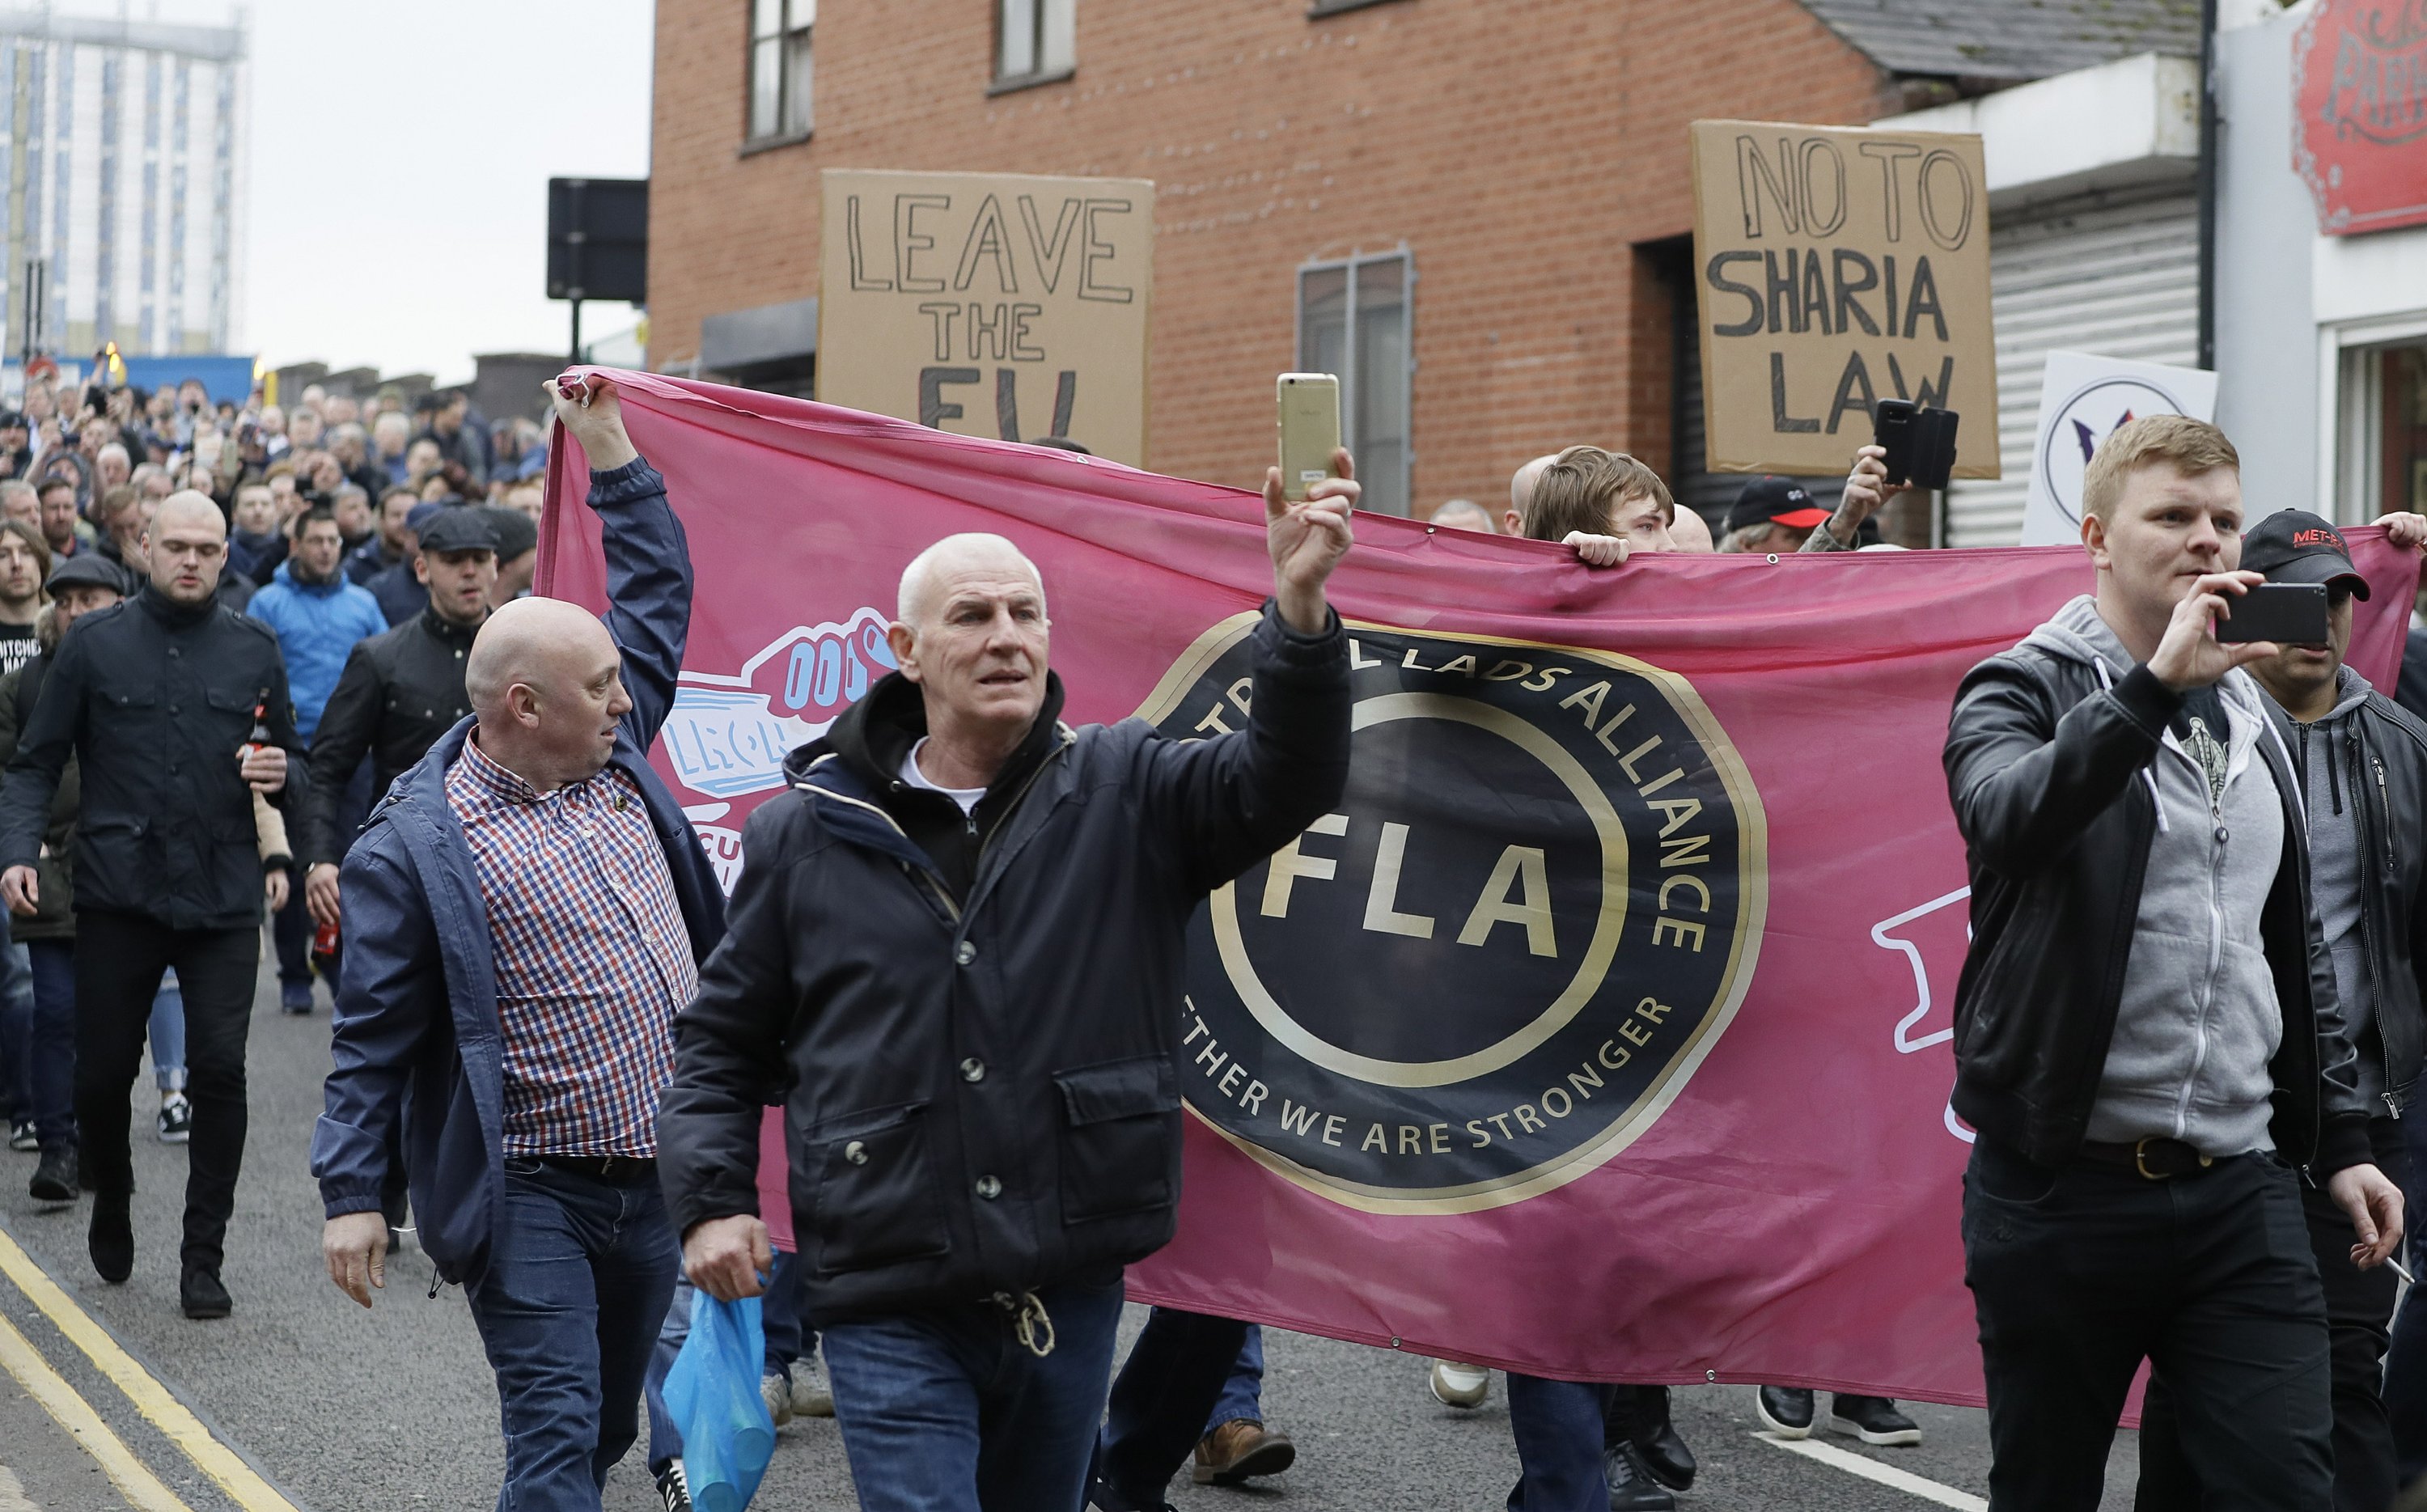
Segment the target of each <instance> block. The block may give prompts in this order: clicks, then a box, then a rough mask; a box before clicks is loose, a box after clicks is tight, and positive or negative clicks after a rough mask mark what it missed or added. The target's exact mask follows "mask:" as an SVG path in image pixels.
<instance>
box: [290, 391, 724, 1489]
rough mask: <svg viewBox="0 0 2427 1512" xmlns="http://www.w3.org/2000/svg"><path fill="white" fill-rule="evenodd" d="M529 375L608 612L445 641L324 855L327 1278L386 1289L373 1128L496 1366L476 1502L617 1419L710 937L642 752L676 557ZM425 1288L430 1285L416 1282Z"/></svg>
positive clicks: (677, 599)
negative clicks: (393, 757) (440, 705)
mask: <svg viewBox="0 0 2427 1512" xmlns="http://www.w3.org/2000/svg"><path fill="white" fill-rule="evenodd" d="M589 383H590V385H591V389H590V397H589V398H588V399H587V400H586V401H576V400H571V399H567V398H564V397H563V396H562V394H561V393H558V392H556V391H555V390H554V389H553V388H552V389H551V396H552V397H553V398H554V399H555V402H556V406H557V414H558V415H559V417H560V418H561V419H562V421H563V423H564V426H565V429H566V430H567V431H569V432H570V433H571V435H572V437H573V439H574V440H576V441H577V442H578V443H579V444H580V446H581V448H582V451H583V454H584V455H585V456H586V457H587V458H588V459H589V462H590V463H591V473H590V507H591V508H592V509H593V510H595V511H596V512H597V513H598V517H599V520H600V522H601V524H602V526H603V531H602V533H603V536H604V540H605V545H606V556H607V570H608V590H609V596H610V600H611V605H612V607H611V609H610V610H609V611H608V614H607V620H606V623H605V624H604V625H601V624H600V623H599V621H597V620H595V619H594V618H592V617H591V616H590V615H589V614H587V613H585V612H583V611H582V610H579V609H578V608H576V607H575V606H573V605H571V604H566V603H562V602H560V601H557V600H552V599H543V598H531V599H523V600H519V601H517V602H514V603H512V604H509V605H507V606H505V607H504V608H503V609H500V610H497V612H496V613H495V614H494V615H492V616H491V617H490V619H489V621H488V623H487V624H486V625H485V626H482V628H481V634H480V638H479V639H478V640H476V641H475V642H473V643H472V651H471V655H470V656H469V657H468V658H466V661H465V664H464V691H465V692H466V693H467V694H468V696H469V698H470V700H471V704H472V709H473V712H472V716H471V717H470V718H469V719H466V720H464V722H463V723H459V724H457V725H456V726H455V727H454V728H453V729H452V730H450V731H448V733H447V734H446V735H445V736H444V737H442V738H441V739H440V740H439V741H438V743H437V744H436V745H435V746H433V747H432V749H431V752H430V755H429V756H425V757H424V758H423V759H422V761H421V762H420V764H419V765H417V766H415V768H413V769H412V770H411V771H410V772H407V773H405V774H404V775H403V776H402V777H400V778H399V779H398V781H397V783H396V785H395V787H394V788H393V789H391V790H390V792H389V794H388V796H387V797H386V798H385V799H384V800H383V802H382V803H381V805H380V806H379V807H378V808H376V809H375V810H373V812H372V814H371V818H370V821H369V822H368V823H367V825H366V827H365V830H364V833H363V836H362V838H360V839H359V840H357V841H356V842H355V843H354V846H353V848H352V850H351V851H350V852H349V853H348V854H347V856H346V861H345V866H344V869H343V871H342V873H341V879H340V887H341V889H342V891H343V895H344V897H345V903H346V930H347V935H346V956H345V968H344V971H343V973H342V977H341V980H340V982H339V984H338V988H337V1000H336V1013H335V1017H334V1026H333V1029H334V1045H333V1049H334V1058H335V1066H334V1069H333V1070H332V1071H331V1073H330V1075H329V1080H328V1086H327V1107H326V1112H325V1113H324V1114H323V1115H322V1116H321V1119H320V1122H319V1126H318V1130H316V1131H315V1133H314V1135H313V1140H312V1170H313V1174H314V1175H315V1176H317V1177H318V1179H319V1181H320V1194H321V1198H322V1201H323V1203H324V1205H325V1207H326V1211H327V1216H328V1223H327V1226H326V1227H325V1229H324V1230H323V1233H322V1238H321V1248H322V1250H323V1252H324V1255H325V1258H326V1259H327V1261H328V1266H329V1276H330V1278H331V1279H332V1280H334V1282H336V1284H337V1286H338V1287H339V1288H340V1289H342V1290H343V1291H344V1292H345V1293H347V1294H348V1295H349V1296H351V1297H352V1298H353V1299H354V1300H355V1301H357V1302H359V1303H361V1304H362V1305H363V1306H365V1307H368V1306H370V1301H371V1289H372V1288H374V1287H378V1286H381V1285H383V1284H384V1275H383V1271H384V1259H385V1250H386V1247H387V1220H386V1219H385V1218H384V1217H383V1216H382V1215H381V1212H380V1192H381V1186H382V1182H383V1178H384V1177H385V1176H386V1174H387V1162H388V1154H387V1152H388V1151H389V1150H390V1149H391V1148H393V1147H395V1146H394V1145H393V1144H392V1143H391V1140H390V1137H389V1136H390V1133H391V1131H392V1130H394V1128H395V1126H396V1125H397V1124H398V1122H399V1119H400V1120H401V1121H402V1124H403V1132H404V1137H403V1143H402V1147H403V1150H404V1164H405V1174H406V1179H407V1182H408V1185H409V1188H410V1191H411V1194H412V1199H413V1211H415V1214H417V1215H418V1217H419V1221H420V1230H419V1231H420V1240H421V1247H422V1248H423V1250H424V1251H425V1252H427V1253H428V1254H429V1256H430V1257H431V1259H432V1260H434V1261H435V1262H436V1263H437V1268H438V1275H439V1276H441V1277H443V1278H445V1279H447V1280H450V1281H461V1282H462V1283H464V1290H465V1294H466V1296H467V1297H468V1298H469V1300H470V1302H471V1309H472V1318H473V1321H474V1323H475V1324H476V1325H478V1326H479V1328H480V1330H481V1343H482V1344H483V1345H484V1346H485V1347H486V1348H487V1350H488V1355H489V1364H490V1366H491V1368H493V1369H494V1370H495V1371H496V1372H497V1395H498V1399H499V1406H500V1414H501V1416H502V1418H503V1420H504V1428H505V1437H506V1482H505V1486H504V1487H503V1488H501V1489H500V1491H499V1492H498V1499H497V1504H498V1506H499V1507H500V1508H508V1507H513V1508H542V1507H544V1508H548V1509H550V1512H562V1509H577V1512H587V1509H593V1508H595V1507H597V1506H598V1504H599V1490H600V1488H601V1487H602V1486H603V1484H604V1483H605V1480H606V1476H607V1470H608V1467H610V1466H611V1465H613V1464H614V1463H615V1462H616V1461H617V1460H618V1459H620V1458H622V1457H623V1455H624V1452H625V1450H626V1449H627V1448H628V1447H630V1445H631V1443H632V1440H633V1439H634V1438H635V1436H636V1434H637V1432H638V1419H639V1406H640V1400H641V1377H642V1373H643V1369H644V1368H645V1366H646V1365H647V1362H648V1355H649V1346H650V1343H651V1342H652V1341H654V1340H655V1338H656V1337H657V1332H658V1325H659V1322H660V1319H662V1318H663V1317H664V1316H665V1311H666V1303H667V1299H668V1298H669V1297H670V1296H672V1295H673V1293H674V1286H675V1273H676V1265H677V1264H678V1263H679V1260H680V1250H679V1246H678V1245H677V1244H676V1238H675V1233H674V1230H673V1228H672V1227H670V1226H669V1224H668V1221H667V1218H666V1210H665V1202H664V1199H663V1197H662V1196H660V1193H659V1187H658V1177H657V1161H656V1157H657V1137H656V1123H657V1104H658V1093H659V1091H660V1088H662V1087H663V1086H664V1085H665V1084H666V1082H667V1081H669V1080H670V1079H671V1077H672V1075H673V1070H674V1016H675V1013H676V1010H678V1009H679V1008H681V1007H682V1006H683V1004H684V1003H686V1002H688V1001H689V1000H691V997H692V992H693V991H694V990H695V989H696V987H697V985H698V963H699V962H700V961H701V960H702V959H704V958H705V957H706V956H707V954H708V952H709V949H710V948H711V947H712V946H714V945H715V943H716V941H717V939H718V938H719V937H720V936H721V935H723V934H724V929H725V925H724V900H723V894H722V893H721V892H720V891H719V889H718V887H717V884H716V878H715V874H714V873H713V871H711V870H710V869H709V864H708V860H707V857H706V855H705V854H703V853H702V852H701V850H700V845H699V840H698V838H697V837H696V836H694V835H693V834H692V829H691V826H690V824H689V823H688V822H687V821H685V820H684V818H683V816H682V810H681V808H680V806H679V805H677V803H676V800H675V798H674V796H673V795H672V794H671V793H669V792H668V791H667V790H666V789H665V787H664V785H663V784H662V783H661V782H660V781H659V779H658V778H657V777H656V776H655V775H654V774H653V773H652V772H650V771H649V767H648V763H647V761H646V760H645V758H644V756H643V753H644V752H645V751H646V750H647V749H648V746H649V742H650V741H651V740H655V739H656V738H657V733H658V726H659V725H660V723H663V721H664V719H665V715H666V711H667V709H668V708H669V707H671V705H672V704H673V701H674V692H675V678H676V674H677V672H678V670H679V669H680V667H681V664H682V650H683V642H684V638H685V635H686V633H687V631H688V628H689V625H690V620H691V592H692V583H691V558H690V553H689V551H688V549H687V548H686V546H685V545H684V541H683V532H682V527H681V525H680V524H679V523H678V522H677V521H676V518H675V513H674V511H673V510H672V509H671V508H669V507H668V505H667V503H666V494H665V483H664V480H662V479H660V477H659V476H658V474H657V472H656V471H655V470H654V469H652V468H651V467H650V466H649V464H648V463H645V462H643V461H642V460H641V458H640V456H639V454H638V453H637V452H635V451H634V450H633V449H632V444H631V441H630V440H629V438H628V437H627V435H626V434H625V431H624V425H623V420H622V416H621V414H620V411H619V408H618V405H617V401H616V398H615V395H614V392H613V390H612V389H611V388H607V387H606V386H605V385H604V384H603V383H602V382H600V381H599V380H597V379H595V378H592V379H590V380H589ZM433 1291H434V1288H433Z"/></svg>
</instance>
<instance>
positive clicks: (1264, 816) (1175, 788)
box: [1142, 451, 1358, 892]
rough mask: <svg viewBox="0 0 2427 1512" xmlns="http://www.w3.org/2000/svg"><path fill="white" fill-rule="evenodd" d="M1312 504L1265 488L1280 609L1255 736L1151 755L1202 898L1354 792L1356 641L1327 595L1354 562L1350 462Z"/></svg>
mask: <svg viewBox="0 0 2427 1512" xmlns="http://www.w3.org/2000/svg"><path fill="white" fill-rule="evenodd" d="M1333 464H1334V466H1333V470H1334V471H1335V472H1336V473H1337V474H1338V476H1337V477H1335V478H1331V479H1328V480H1325V481H1323V482H1320V483H1317V484H1315V485H1314V487H1313V488H1311V489H1310V490H1308V494H1307V499H1306V501H1305V502H1304V503H1301V504H1293V503H1291V502H1289V501H1288V500H1287V499H1286V498H1285V497H1283V496H1282V494H1281V486H1280V469H1279V468H1278V467H1276V468H1273V469H1271V470H1270V471H1269V472H1267V473H1266V475H1265V478H1264V528H1265V536H1266V540H1267V543H1268V545H1269V546H1270V548H1271V551H1272V559H1273V599H1272V602H1271V604H1270V605H1268V606H1267V607H1266V609H1265V610H1264V623H1263V624H1262V625H1260V626H1257V627H1256V631H1255V640H1254V650H1255V661H1254V666H1253V671H1252V675H1253V677H1254V679H1255V686H1254V690H1253V691H1252V693H1251V694H1250V696H1249V698H1248V708H1249V714H1248V720H1247V727H1246V729H1244V730H1238V731H1234V732H1232V733H1231V734H1229V735H1225V736H1220V737H1217V738H1215V739H1214V740H1188V741H1181V740H1156V741H1153V742H1151V743H1150V744H1149V745H1148V748H1147V750H1146V752H1145V753H1144V760H1145V762H1146V771H1145V784H1146V790H1145V792H1144V794H1143V795H1142V804H1143V808H1144V811H1145V812H1146V814H1147V815H1148V817H1149V820H1150V821H1152V822H1153V823H1154V826H1155V828H1156V829H1157V831H1159V832H1160V834H1161V836H1162V837H1163V838H1164V839H1165V843H1166V845H1167V846H1168V848H1169V851H1170V854H1172V855H1173V857H1174V859H1175V861H1176V862H1177V864H1178V866H1179V868H1180V872H1181V878H1182V880H1183V882H1184V883H1185V884H1186V886H1187V887H1188V889H1189V890H1190V891H1192V892H1202V891H1207V890H1210V889H1212V888H1214V887H1216V886H1220V885H1221V884H1223V883H1225V882H1228V881H1229V880H1230V879H1231V878H1232V877H1234V876H1237V875H1238V874H1239V873H1240V872H1241V871H1244V870H1246V869H1247V868H1248V867H1250V866H1253V865H1254V864H1255V863H1256V861H1257V860H1258V859H1260V858H1261V857H1263V856H1266V855H1270V854H1272V853H1273V852H1275V851H1277V850H1279V848H1280V847H1282V846H1283V845H1286V844H1288V843H1289V841H1290V839H1291V837H1294V836H1295V835H1296V834H1298V833H1299V832H1300V831H1301V830H1303V829H1305V828H1306V826H1307V825H1308V824H1310V823H1311V822H1312V821H1314V820H1316V819H1317V818H1319V817H1321V816H1322V815H1323V814H1325V813H1327V812H1328V811H1329V810H1330V809H1331V807H1332V806H1333V805H1336V804H1338V803H1339V802H1340V795H1341V793H1342V792H1343V791H1344V790H1345V789H1346V788H1347V785H1348V724H1349V716H1350V708H1349V693H1348V640H1347V636H1346V635H1345V634H1344V632H1343V631H1342V629H1341V627H1340V621H1339V618H1338V617H1337V616H1335V615H1334V614H1333V613H1332V612H1331V607H1330V605H1329V604H1328V603H1327V602H1326V601H1325V598H1324V585H1325V584H1326V583H1327V582H1328V580H1329V579H1330V577H1331V572H1332V569H1333V568H1335V567H1337V566H1338V565H1339V564H1340V559H1341V558H1342V557H1343V556H1344V555H1346V554H1347V551H1348V545H1349V541H1350V531H1349V525H1348V518H1349V514H1350V512H1351V511H1352V510H1354V508H1355V507H1356V503H1357V496H1358V484H1357V482H1356V476H1355V470H1354V466H1353V464H1352V463H1351V462H1350V460H1349V456H1348V453H1347V452H1345V451H1340V452H1335V453H1333Z"/></svg>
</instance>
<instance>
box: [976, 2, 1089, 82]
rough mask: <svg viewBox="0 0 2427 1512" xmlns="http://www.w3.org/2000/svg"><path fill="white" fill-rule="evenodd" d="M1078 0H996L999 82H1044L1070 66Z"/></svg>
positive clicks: (996, 66)
mask: <svg viewBox="0 0 2427 1512" xmlns="http://www.w3.org/2000/svg"><path fill="white" fill-rule="evenodd" d="M1077 4H1078V0H995V48H994V78H995V82H996V83H997V84H1024V83H1042V82H1043V81H1045V80H1048V79H1058V78H1060V77H1062V76H1063V75H1064V74H1066V73H1069V72H1070V68H1071V43H1072V41H1074V40H1075V34H1076V29H1077V24H1078V18H1077V16H1076V15H1075V14H1074V13H1073V12H1074V11H1075V9H1076V8H1077Z"/></svg>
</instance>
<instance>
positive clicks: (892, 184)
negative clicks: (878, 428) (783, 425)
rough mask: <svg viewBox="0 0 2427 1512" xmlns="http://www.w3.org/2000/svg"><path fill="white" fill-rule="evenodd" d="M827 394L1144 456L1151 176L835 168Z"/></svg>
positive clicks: (830, 197) (972, 432)
mask: <svg viewBox="0 0 2427 1512" xmlns="http://www.w3.org/2000/svg"><path fill="white" fill-rule="evenodd" d="M823 237H824V248H823V252H824V257H823V269H822V272H823V277H822V285H821V288H820V292H819V302H818V398H820V399H821V400H823V402H825V403H828V404H841V405H846V406H848V407H850V408H852V409H855V410H870V411H873V412H874V413H876V414H878V415H894V416H896V417H898V418H900V419H904V420H916V421H918V422H919V423H920V424H921V425H929V426H934V427H936V428H937V429H938V430H943V431H953V432H954V433H955V434H958V435H965V436H987V437H994V438H1000V439H1002V440H1005V441H1035V440H1037V439H1039V438H1041V437H1044V436H1055V435H1058V436H1067V437H1069V438H1070V439H1071V440H1073V441H1077V442H1080V443H1082V444H1083V445H1084V446H1085V447H1087V448H1088V449H1089V450H1091V451H1093V452H1094V453H1095V454H1096V455H1098V456H1099V457H1110V458H1112V459H1113V460H1115V461H1116V462H1125V463H1130V464H1131V465H1132V466H1139V467H1143V466H1144V465H1146V341H1147V312H1148V306H1149V305H1150V304H1151V303H1152V295H1153V286H1154V276H1153V275H1154V186H1153V184H1151V183H1149V182H1148V181H1146V180H1143V179H1100V178H1039V177H1034V176H1031V175H1027V174H1019V173H885V172H870V171H860V170H856V169H828V170H826V171H825V197H824V219H823Z"/></svg>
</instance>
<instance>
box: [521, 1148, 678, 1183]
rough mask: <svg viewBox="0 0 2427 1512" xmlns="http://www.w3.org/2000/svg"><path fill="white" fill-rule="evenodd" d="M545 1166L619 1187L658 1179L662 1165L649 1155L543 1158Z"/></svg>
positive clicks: (558, 1156) (544, 1156)
mask: <svg viewBox="0 0 2427 1512" xmlns="http://www.w3.org/2000/svg"><path fill="white" fill-rule="evenodd" d="M538 1159H539V1161H540V1163H542V1164H543V1165H553V1166H555V1167H557V1168H558V1169H559V1170H564V1171H578V1172H579V1173H581V1174H582V1175H583V1176H588V1177H595V1178H596V1179H598V1180H601V1181H606V1182H609V1183H611V1184H612V1185H615V1186H643V1185H646V1184H647V1183H649V1182H651V1181H655V1180H656V1179H658V1162H657V1159H656V1157H654V1156H648V1155H542V1156H540V1157H538Z"/></svg>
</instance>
